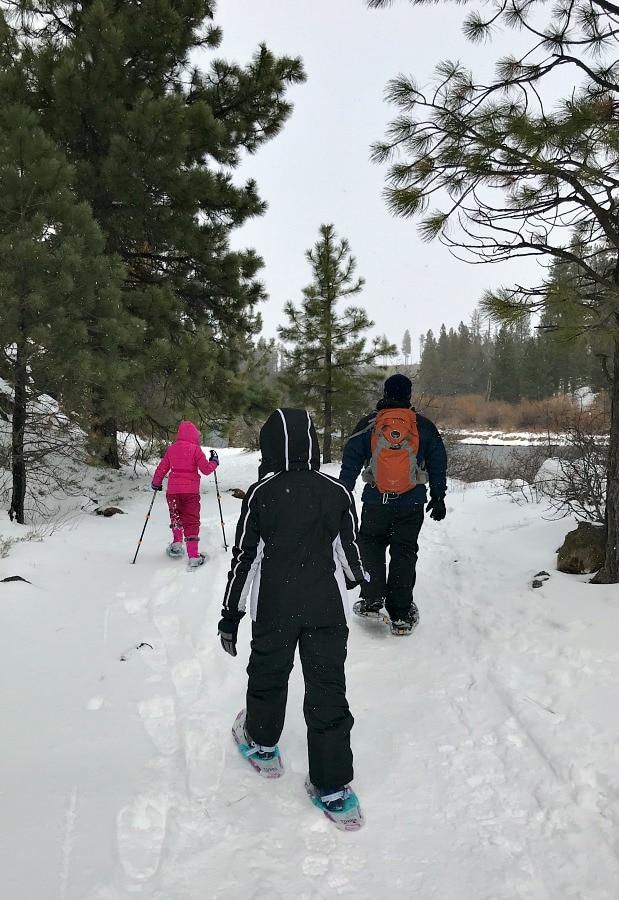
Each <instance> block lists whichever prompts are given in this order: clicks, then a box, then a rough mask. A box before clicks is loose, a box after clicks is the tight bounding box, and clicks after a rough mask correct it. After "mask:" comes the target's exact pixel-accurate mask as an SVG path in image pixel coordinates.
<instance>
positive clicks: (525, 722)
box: [0, 451, 619, 900]
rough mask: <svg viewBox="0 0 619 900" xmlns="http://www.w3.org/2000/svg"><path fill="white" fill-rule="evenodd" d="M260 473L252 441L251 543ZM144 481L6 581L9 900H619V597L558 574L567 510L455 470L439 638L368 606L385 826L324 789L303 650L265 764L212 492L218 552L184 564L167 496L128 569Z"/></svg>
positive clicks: (54, 540) (435, 612) (438, 546)
mask: <svg viewBox="0 0 619 900" xmlns="http://www.w3.org/2000/svg"><path fill="white" fill-rule="evenodd" d="M256 465H257V456H256V454H243V453H241V452H240V451H228V456H227V457H224V459H223V464H222V467H221V475H220V488H221V495H222V507H223V513H224V519H225V521H226V532H227V539H228V544H230V545H231V544H232V537H233V531H234V525H235V524H236V518H237V517H238V513H239V511H240V503H239V501H238V500H236V499H234V498H232V497H231V495H230V493H229V490H230V488H232V487H242V488H245V487H247V485H248V484H249V482H250V481H251V480H252V479H253V478H254V477H255V471H256ZM327 471H330V472H332V473H333V474H337V467H335V466H333V467H331V468H329V467H327ZM143 481H144V483H143V482H142V481H139V482H138V483H137V484H136V483H135V480H129V482H128V484H127V483H126V482H123V481H122V480H121V481H120V484H119V485H118V484H113V485H112V487H113V489H114V492H115V493H114V494H113V495H112V496H114V498H115V502H116V503H120V502H121V501H120V500H118V499H117V498H118V493H119V491H120V490H121V487H122V489H123V491H124V496H125V502H124V503H122V506H123V508H124V509H125V510H126V512H127V515H126V516H118V517H114V518H111V519H102V518H94V517H85V518H84V520H83V522H82V524H81V525H80V530H79V532H77V531H76V532H73V533H72V534H71V535H66V534H64V533H62V532H59V533H57V534H55V535H53V536H52V537H51V538H50V539H49V541H48V544H49V547H50V550H49V551H46V547H45V545H41V547H39V546H38V545H36V544H35V545H30V546H27V545H23V546H20V547H19V548H18V550H17V551H16V552H15V554H14V555H13V556H12V557H11V566H12V568H11V571H10V572H7V573H6V574H15V573H16V572H17V569H16V568H15V566H16V565H17V564H19V562H20V560H23V561H24V566H23V568H22V569H20V573H21V574H23V575H24V577H26V578H28V579H29V580H30V581H31V582H32V585H31V586H29V585H25V586H24V585H19V586H18V587H16V585H15V584H10V585H7V586H6V593H5V594H3V603H2V605H1V606H0V614H1V615H2V628H1V629H0V640H1V641H2V648H1V649H2V658H3V661H4V663H5V665H6V666H8V671H10V672H11V673H13V676H14V679H13V690H15V688H17V689H18V694H17V697H18V706H19V705H21V708H23V709H24V710H26V711H27V712H26V713H25V714H24V715H20V714H19V708H15V707H14V706H11V703H10V702H9V703H5V710H6V727H7V728H8V729H9V730H10V733H11V734H12V735H13V741H12V742H5V744H4V746H3V748H2V760H3V766H4V768H5V770H6V771H8V772H12V773H15V775H14V778H13V782H14V783H9V784H7V785H6V786H5V787H4V789H3V794H2V798H3V803H4V807H5V810H6V812H7V816H8V821H9V822H11V821H13V822H14V823H15V824H14V826H13V831H14V834H11V835H10V836H9V837H8V842H7V838H6V837H5V838H4V840H3V842H4V845H5V846H7V845H8V844H10V841H11V838H12V839H13V844H14V846H15V848H16V852H15V854H14V859H10V860H8V861H7V863H8V865H6V866H3V869H4V875H5V877H4V884H3V891H4V896H6V897H7V900H24V898H25V897H28V898H29V897H45V898H46V900H48V898H49V900H53V898H54V897H56V896H57V897H59V900H128V898H131V897H134V896H139V897H144V898H149V900H196V898H197V897H199V898H200V900H280V898H281V900H291V898H292V900H323V898H324V900H327V898H329V900H330V898H332V897H354V898H355V900H410V898H411V897H419V898H420V900H433V898H440V900H565V898H568V900H616V896H617V884H619V859H618V853H619V840H618V825H619V723H618V722H617V719H616V715H615V714H614V713H613V711H616V709H617V708H619V653H618V651H617V648H616V644H615V634H616V633H617V626H619V604H618V603H617V600H618V599H619V588H618V587H617V586H599V587H595V588H594V587H592V586H590V585H588V584H585V583H584V582H585V581H586V579H585V578H582V579H578V578H575V577H574V576H564V575H561V574H560V573H558V572H557V571H556V569H555V552H556V549H557V547H558V546H559V544H560V543H561V541H562V539H563V536H564V535H565V533H566V531H567V530H569V527H570V524H569V523H566V522H565V521H561V522H549V521H546V520H544V519H543V518H542V512H541V510H540V507H538V506H533V505H528V506H526V505H525V506H522V507H519V506H517V505H515V504H513V503H509V502H508V501H507V500H506V498H504V497H502V498H493V497H492V488H491V486H489V485H476V486H471V487H469V488H466V489H465V488H463V487H458V486H457V485H451V490H450V492H449V494H448V498H447V509H448V514H447V518H446V519H445V520H444V521H443V522H441V523H435V522H433V521H431V520H429V519H427V520H426V522H425V524H424V527H423V529H422V532H421V547H420V554H419V565H418V581H417V586H416V590H415V599H416V602H417V604H418V606H419V609H420V613H421V622H420V625H419V627H418V629H417V630H416V631H415V633H414V634H413V635H412V636H411V637H410V638H408V637H403V638H395V637H392V636H391V634H390V633H389V629H388V628H387V627H386V626H384V625H383V624H382V623H378V622H372V621H368V620H362V619H358V618H354V619H353V620H352V621H351V623H350V641H349V657H348V664H347V683H348V697H349V701H350V705H351V710H352V712H353V715H354V717H355V726H354V728H353V733H352V740H353V750H354V754H355V773H356V774H355V779H354V782H353V786H354V788H355V791H356V793H357V794H358V795H359V798H360V801H361V805H362V808H363V811H364V815H365V817H366V825H365V828H364V829H363V830H362V831H360V832H357V833H353V834H346V833H343V832H339V831H337V830H336V829H335V828H334V827H333V826H332V825H331V824H330V823H329V822H327V820H326V819H325V818H324V816H322V814H321V813H320V812H319V811H318V810H316V809H315V808H314V807H313V806H312V805H311V803H310V802H309V800H308V798H307V795H306V793H305V789H304V787H303V783H304V779H305V776H306V774H307V752H306V735H305V724H304V721H303V715H302V693H303V684H302V675H301V671H300V666H299V665H298V664H297V665H296V666H295V668H294V670H293V673H292V676H291V681H290V691H289V701H288V710H287V717H286V725H285V729H284V733H283V735H282V738H281V741H280V749H281V753H282V759H283V761H284V765H285V769H286V771H285V774H284V776H283V777H282V778H281V779H275V780H273V781H268V780H266V779H261V778H260V777H259V776H258V775H257V774H256V773H255V772H253V770H252V769H251V768H250V767H249V766H248V765H247V763H246V762H245V761H244V760H243V759H242V758H241V756H240V754H239V753H238V751H237V749H236V746H235V744H234V741H233V739H232V735H231V727H232V723H233V721H234V718H235V716H236V714H237V712H238V711H239V709H241V708H242V707H243V705H244V697H245V688H246V673H245V669H246V665H247V659H248V654H249V641H250V630H251V629H250V622H249V620H248V618H247V617H246V618H245V619H244V620H243V621H242V622H241V626H240V631H239V643H238V651H239V655H238V656H237V657H236V658H234V659H233V658H231V657H229V656H227V655H226V654H224V652H223V650H222V649H221V647H220V645H219V641H218V639H217V634H216V631H217V622H218V620H219V616H220V608H221V602H222V597H223V591H224V585H225V578H226V574H227V571H228V566H229V562H230V553H229V552H228V553H226V552H225V551H224V550H223V548H222V545H221V544H222V541H221V526H220V518H219V511H218V509H217V505H216V502H215V497H214V495H213V493H212V485H207V486H206V488H203V490H205V493H206V495H203V498H202V536H203V539H202V545H203V549H204V550H206V552H207V553H208V554H209V557H210V558H209V560H208V562H207V563H206V564H205V565H204V566H203V567H201V568H200V569H199V570H197V571H195V572H188V571H187V569H186V566H185V564H184V562H183V561H182V560H172V559H169V558H168V557H166V556H165V553H164V548H165V545H166V542H167V539H168V534H169V532H168V529H167V510H166V509H165V504H163V503H161V504H155V507H154V510H153V517H152V522H151V523H150V524H149V530H148V531H147V533H146V537H145V541H144V545H143V547H142V549H141V551H140V554H139V556H138V560H137V563H136V565H135V566H132V565H131V558H132V555H133V550H134V548H135V539H136V533H138V534H139V529H140V528H141V523H142V521H143V513H144V508H145V506H146V505H147V503H146V499H147V496H148V491H147V488H146V487H145V482H146V479H144V480H143ZM110 490H112V488H110ZM78 537H79V540H78ZM37 553H39V554H40V555H37ZM69 559H70V563H69V562H67V560H69ZM541 570H546V571H547V572H548V573H550V575H549V577H548V578H546V579H544V580H543V581H542V584H541V586H540V587H538V588H533V587H532V583H533V580H534V576H535V575H536V574H537V573H538V572H539V571H541ZM581 581H582V582H583V583H580V582H581ZM17 590H19V594H18V593H17ZM355 596H356V595H355ZM28 616H30V618H28ZM26 645H27V647H28V653H27V654H24V652H23V648H24V647H25V646H26ZM80 713H81V716H80ZM22 773H23V775H22ZM30 782H32V785H31V786H30ZM42 796H47V797H48V799H47V801H46V804H45V806H44V807H43V809H42V808H41V802H40V797H42ZM33 822H35V823H37V826H38V827H35V828H33V825H32V823H33ZM35 861H36V865H35Z"/></svg>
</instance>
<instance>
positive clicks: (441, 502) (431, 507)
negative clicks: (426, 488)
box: [426, 497, 447, 522]
mask: <svg viewBox="0 0 619 900" xmlns="http://www.w3.org/2000/svg"><path fill="white" fill-rule="evenodd" d="M426 512H429V513H430V518H431V519H434V521H435V522H440V521H441V520H442V519H444V518H445V516H446V515H447V510H446V509H445V498H444V497H431V498H430V502H429V503H428V505H427V506H426Z"/></svg>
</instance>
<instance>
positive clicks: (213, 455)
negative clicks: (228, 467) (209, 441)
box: [208, 450, 219, 465]
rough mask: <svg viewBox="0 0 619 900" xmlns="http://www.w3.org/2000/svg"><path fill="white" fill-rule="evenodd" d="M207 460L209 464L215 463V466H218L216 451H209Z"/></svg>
mask: <svg viewBox="0 0 619 900" xmlns="http://www.w3.org/2000/svg"><path fill="white" fill-rule="evenodd" d="M208 458H209V459H210V460H211V462H216V463H217V465H219V457H218V456H217V451H216V450H211V452H210V453H209V455H208Z"/></svg>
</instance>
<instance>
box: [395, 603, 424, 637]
mask: <svg viewBox="0 0 619 900" xmlns="http://www.w3.org/2000/svg"><path fill="white" fill-rule="evenodd" d="M390 625H391V634H394V635H396V636H397V637H401V636H404V635H409V634H412V633H413V631H414V630H415V628H416V627H417V626H418V625H419V610H418V609H417V606H416V604H415V603H413V604H412V605H411V608H410V611H409V613H408V615H407V616H405V617H404V618H403V619H391V622H390Z"/></svg>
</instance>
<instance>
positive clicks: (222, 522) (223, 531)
mask: <svg viewBox="0 0 619 900" xmlns="http://www.w3.org/2000/svg"><path fill="white" fill-rule="evenodd" d="M213 476H214V478H215V490H216V491H217V502H218V503H219V518H220V519H221V533H222V534H223V536H224V550H227V549H228V544H227V543H226V532H225V530H224V514H223V513H222V511H221V495H220V493H219V483H218V481H217V472H216V471H215V470H213Z"/></svg>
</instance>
